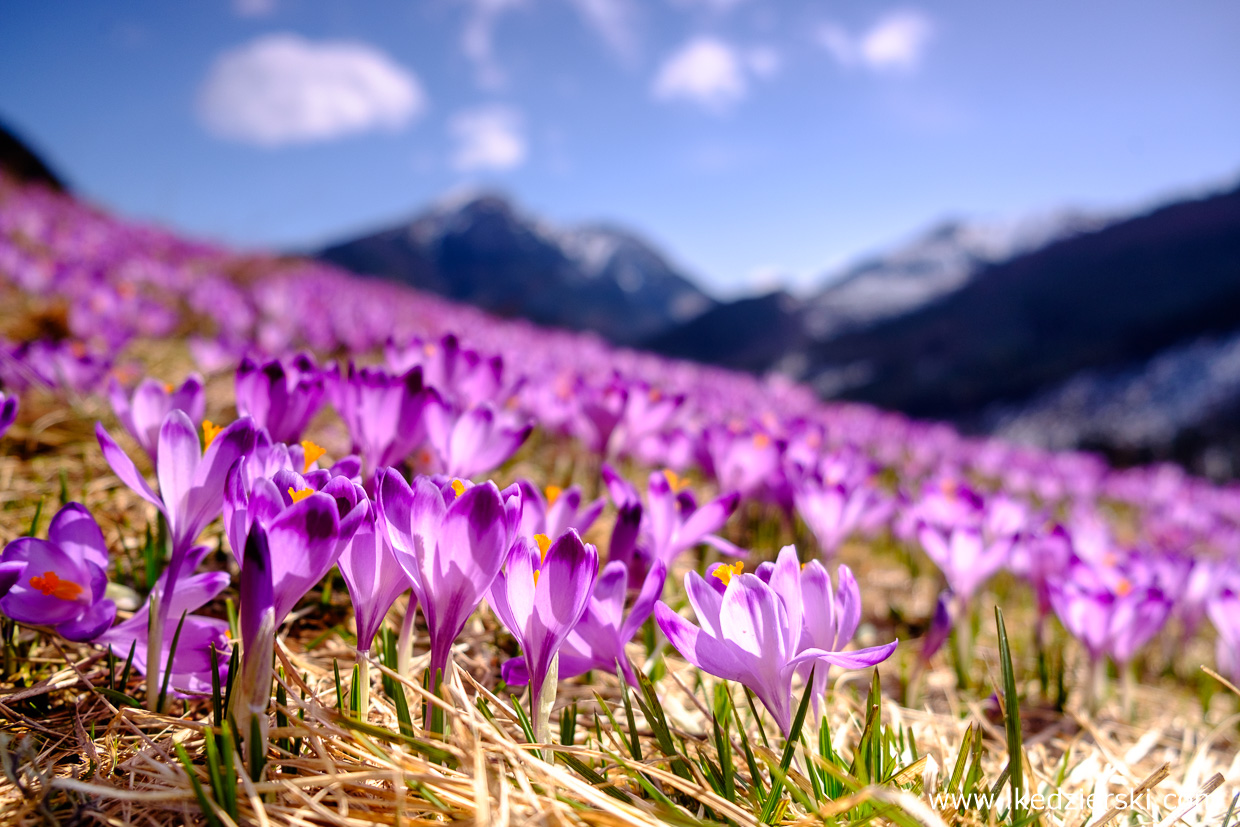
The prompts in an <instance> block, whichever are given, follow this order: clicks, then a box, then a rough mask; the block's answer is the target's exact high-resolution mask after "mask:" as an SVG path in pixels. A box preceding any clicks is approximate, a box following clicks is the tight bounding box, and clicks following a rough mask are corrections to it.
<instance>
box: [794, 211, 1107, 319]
mask: <svg viewBox="0 0 1240 827" xmlns="http://www.w3.org/2000/svg"><path fill="white" fill-rule="evenodd" d="M1107 221H1108V219H1105V218H1102V217H1100V216H1091V215H1087V214H1085V213H1081V212H1076V211H1066V210H1065V211H1060V212H1053V213H1047V214H1045V215H1040V216H1035V217H1032V218H1027V219H1021V220H1013V221H962V220H953V221H945V222H943V223H942V224H939V225H938V226H936V227H934V228H932V229H931V230H930V231H929V232H927V233H924V234H922V235H920V236H918V237H916V238H914V239H913V240H912V241H910V242H908V243H905V244H901V245H899V246H897V247H895V248H894V249H892V250H889V251H886V252H883V253H880V254H879V255H877V256H874V257H873V258H870V259H867V260H865V261H862V262H861V263H859V264H855V265H853V266H850V267H848V268H847V269H845V270H844V271H842V272H839V273H833V274H828V275H827V276H825V277H824V278H823V279H822V280H823V281H824V282H826V285H827V286H826V287H825V288H823V289H822V290H821V291H820V292H818V293H817V294H815V295H814V296H812V297H811V298H810V299H809V300H808V301H807V302H806V308H805V327H806V333H807V334H808V335H809V336H811V337H812V338H815V339H829V338H831V337H832V336H836V335H839V334H841V333H844V332H846V331H849V330H855V329H857V328H860V327H865V326H867V325H870V324H873V323H875V322H878V321H881V320H883V319H887V318H891V317H893V316H899V315H901V314H904V313H909V312H911V311H913V310H916V309H917V308H919V307H922V306H924V305H926V304H929V303H930V302H933V301H936V300H938V299H940V298H942V297H944V296H946V295H948V294H950V293H952V292H954V291H956V290H959V289H960V288H962V287H964V286H965V285H966V284H968V283H969V281H970V280H971V279H972V278H973V277H974V276H976V275H977V274H978V273H979V272H981V271H982V270H983V269H984V268H985V267H987V266H989V265H992V264H997V263H999V262H1002V261H1006V260H1008V259H1010V258H1014V257H1015V256H1018V255H1020V254H1022V253H1025V252H1028V251H1030V250H1036V249H1038V248H1039V247H1045V246H1046V245H1047V244H1050V243H1052V242H1054V241H1058V240H1060V239H1064V238H1069V237H1071V236H1074V235H1079V234H1081V233H1085V232H1093V231H1095V230H1098V229H1101V228H1102V227H1103V226H1105V225H1106V223H1107Z"/></svg>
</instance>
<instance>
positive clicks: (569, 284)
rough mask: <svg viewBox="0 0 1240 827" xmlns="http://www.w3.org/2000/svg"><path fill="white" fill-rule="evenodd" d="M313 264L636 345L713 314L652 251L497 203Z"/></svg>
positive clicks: (475, 204) (607, 232) (407, 228)
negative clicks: (324, 263)
mask: <svg viewBox="0 0 1240 827" xmlns="http://www.w3.org/2000/svg"><path fill="white" fill-rule="evenodd" d="M318 257H319V258H321V259H323V260H325V261H329V262H331V263H333V264H337V265H340V266H343V267H345V268H347V269H350V270H353V271H354V272H357V273H361V274H364V275H376V276H383V277H386V278H391V279H396V280H399V281H402V282H405V283H407V284H411V285H413V286H415V287H419V288H421V289H424V290H429V291H432V292H435V293H439V294H440V295H443V296H447V297H449V298H452V299H456V300H458V301H463V302H468V303H470V304H474V305H477V306H479V307H482V308H484V309H486V310H489V311H492V312H494V313H498V314H502V315H506V316H522V317H525V318H528V319H531V320H532V321H535V322H538V323H540V324H547V325H555V326H559V327H566V328H570V329H574V330H593V331H596V332H598V333H600V334H602V335H603V336H604V337H606V338H608V339H610V340H611V341H613V342H618V343H621V344H633V343H636V342H639V341H642V340H643V339H646V338H649V337H651V336H655V335H658V334H659V333H661V332H663V331H665V330H667V329H669V328H671V327H674V326H675V325H677V324H680V323H683V322H685V321H687V320H689V319H691V318H693V317H695V316H697V315H698V314H700V313H702V312H703V311H705V310H707V309H709V308H710V307H712V306H713V305H714V301H713V300H712V299H710V298H709V297H708V296H706V295H705V294H704V293H702V291H701V290H699V289H698V288H697V287H696V286H695V285H694V284H693V283H692V282H691V281H690V280H689V279H687V278H686V277H684V276H683V275H681V274H680V273H678V272H677V271H676V270H675V269H674V268H673V267H672V266H671V265H670V264H669V263H668V262H667V260H666V259H664V258H663V257H662V256H661V255H660V254H659V253H658V252H656V251H655V250H654V249H653V248H651V247H650V246H649V245H647V244H646V243H645V242H643V241H642V240H640V239H639V238H637V237H636V236H635V235H633V234H631V233H627V232H624V231H621V230H615V229H610V228H606V227H586V228H581V229H560V228H555V227H551V226H549V225H546V224H545V223H542V222H538V221H536V220H534V219H532V218H528V217H526V216H524V215H522V214H521V213H520V212H518V211H517V210H516V209H515V208H514V207H513V206H512V205H511V204H510V203H509V202H508V201H507V200H505V199H504V198H502V197H499V196H496V195H479V196H472V197H468V198H465V199H459V200H456V201H449V202H441V203H440V204H439V205H437V206H436V207H434V208H432V209H431V210H428V211H427V212H425V213H423V214H421V215H419V216H417V217H416V218H414V219H413V220H412V221H411V222H410V223H408V224H406V225H403V226H400V227H394V228H392V229H390V230H386V231H383V232H379V233H375V234H373V235H369V236H366V237H363V238H359V239H355V240H350V241H344V242H340V243H337V244H333V245H331V246H329V247H327V248H326V249H324V250H322V251H321V252H320V253H319V254H318Z"/></svg>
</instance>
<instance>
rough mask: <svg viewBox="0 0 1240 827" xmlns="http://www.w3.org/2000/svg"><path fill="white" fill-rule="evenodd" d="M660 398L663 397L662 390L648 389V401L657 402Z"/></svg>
mask: <svg viewBox="0 0 1240 827" xmlns="http://www.w3.org/2000/svg"><path fill="white" fill-rule="evenodd" d="M662 398H663V391H661V390H659V389H658V388H651V389H650V401H651V402H658V401H659V400H660V399H662Z"/></svg>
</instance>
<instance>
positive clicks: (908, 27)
mask: <svg viewBox="0 0 1240 827" xmlns="http://www.w3.org/2000/svg"><path fill="white" fill-rule="evenodd" d="M933 36H934V23H933V21H931V19H930V18H929V17H928V16H927V15H925V14H924V13H922V12H920V11H917V10H915V9H902V10H899V11H894V12H890V13H888V14H886V15H884V16H883V17H881V18H879V20H878V22H876V23H875V24H874V25H873V26H872V27H870V28H869V29H867V30H866V31H864V32H861V33H859V34H855V35H854V34H851V33H850V32H848V30H846V29H845V28H844V27H843V26H840V25H838V24H836V23H826V24H824V25H823V26H822V27H821V28H820V29H819V31H818V42H819V43H821V44H822V46H823V47H824V48H825V49H826V50H827V51H828V52H830V53H831V55H832V56H833V57H834V58H835V59H836V60H837V61H838V62H839V63H840V64H841V65H843V66H848V67H853V66H862V67H864V68H867V69H871V70H873V71H876V72H890V71H904V72H907V71H912V70H914V69H916V68H917V67H918V66H919V65H920V64H921V61H922V58H923V56H924V55H925V51H926V47H927V46H928V45H929V43H930V40H931V38H933Z"/></svg>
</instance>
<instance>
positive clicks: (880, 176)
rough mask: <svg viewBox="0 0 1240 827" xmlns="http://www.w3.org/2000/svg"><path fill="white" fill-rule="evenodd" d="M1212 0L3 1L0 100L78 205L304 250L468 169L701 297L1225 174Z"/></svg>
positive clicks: (795, 281)
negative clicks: (668, 264)
mask: <svg viewBox="0 0 1240 827" xmlns="http://www.w3.org/2000/svg"><path fill="white" fill-rule="evenodd" d="M1237 43H1240V3H1236V2H1234V0H1215V1H1214V2H1205V1H1204V0H1203V1H1201V2H1199V1H1198V0H1186V1H1185V2H1157V3H1154V2H1142V0H1123V2H1117V1H1112V2H1105V1H1103V0H1099V2H1088V3H1082V2H1079V0H1075V1H1073V0H1043V2H1025V0H1015V1H1014V2H1003V3H996V2H982V0H974V1H971V2H953V3H947V2H938V3H932V2H914V3H898V2H897V3H886V2H879V1H877V0H876V1H875V2H861V1H860V0H852V1H851V2H842V1H839V2H830V1H829V0H823V1H822V2H811V0H406V1H405V2H399V3H398V2H365V1H364V0H322V1H319V0H214V1H212V0H197V1H196V2H193V3H168V2H165V0H147V1H146V2H139V1H138V0H134V1H133V2H126V1H125V0H109V2H97V3H83V2H77V1H76V0H74V1H70V0H45V2H39V3H9V4H6V7H5V9H4V11H3V12H0V119H3V120H5V121H6V122H7V123H9V124H10V125H11V126H13V127H15V128H16V129H18V130H19V131H20V132H21V133H22V134H24V135H25V136H26V137H27V138H29V139H30V140H31V142H32V143H34V144H35V145H36V146H37V147H38V148H40V149H41V150H42V151H44V153H45V154H46V155H47V156H48V157H49V158H50V160H51V161H52V162H53V163H54V164H55V165H56V166H57V167H58V168H59V169H60V170H61V171H62V172H63V173H64V174H65V175H66V177H68V178H69V179H70V181H71V183H72V184H73V185H74V186H75V187H76V188H77V189H79V190H80V191H81V192H83V193H85V194H86V195H87V196H88V197H90V198H92V199H93V200H95V201H97V202H100V203H102V204H104V205H106V206H108V207H110V208H112V209H114V210H116V211H119V212H120V213H122V214H124V215H128V216H134V217H138V218H142V219H149V220H154V221H157V222H159V223H161V224H165V225H167V226H170V227H173V228H177V229H180V230H184V231H187V232H189V233H192V234H195V235H198V236H204V237H209V238H214V239H222V240H225V241H229V242H232V243H236V244H240V245H244V246H271V247H281V248H289V247H308V246H312V245H314V244H316V243H320V242H323V241H327V240H332V239H338V238H341V237H343V236H347V235H349V234H350V233H353V232H357V231H361V230H363V229H368V228H374V227H379V226H382V225H385V224H391V223H393V222H395V221H398V220H400V219H401V218H403V217H407V216H409V215H411V214H413V213H414V212H415V211H417V210H418V209H420V208H422V207H423V206H425V205H426V204H427V203H428V202H430V201H431V200H433V199H435V198H437V197H439V196H441V195H443V194H444V193H446V192H450V191H453V190H459V189H462V188H467V187H468V188H472V187H486V188H492V189H500V190H502V191H505V192H507V193H509V194H510V195H512V196H513V197H514V198H515V199H516V200H517V201H518V202H519V203H520V204H522V205H523V206H525V207H526V208H528V209H529V210H531V211H533V212H534V213H536V214H539V215H541V216H544V217H546V218H548V219H550V220H552V221H555V222H560V223H575V222H585V221H597V220H602V221H607V222H611V223H617V224H620V225H624V226H628V227H631V228H633V229H635V230H637V231H638V232H640V233H642V234H644V235H645V236H646V237H648V238H649V239H650V240H651V241H653V242H654V243H655V244H656V245H657V246H658V247H660V248H661V249H662V250H663V251H664V252H665V253H667V254H668V255H669V256H670V257H671V259H672V260H673V261H674V262H675V263H677V264H678V265H680V266H681V267H683V268H685V269H686V270H687V271H688V272H689V273H690V274H692V275H694V276H695V277H697V278H698V279H699V280H700V282H701V283H702V284H703V285H704V286H705V287H707V289H710V290H712V291H713V292H715V293H717V294H720V295H731V294H737V293H743V292H746V291H748V290H751V289H756V288H758V287H768V286H770V285H771V284H772V283H774V282H776V281H783V282H784V283H786V284H789V285H793V286H799V287H800V288H802V289H804V288H805V286H807V285H809V284H811V283H813V282H814V281H815V280H816V279H817V278H818V277H820V276H821V275H822V273H823V272H824V271H826V270H829V269H831V268H834V267H838V266H839V265H840V264H842V263H844V262H846V261H849V260H852V259H854V258H856V257H858V256H860V255H863V254H865V253H866V252H869V251H873V250H876V249H881V248H882V247H883V246H885V245H887V244H890V243H893V242H896V241H899V240H901V239H903V238H907V237H909V236H910V235H912V234H914V233H915V232H917V231H918V230H919V229H921V228H924V227H925V226H927V225H928V224H930V223H932V222H933V221H935V220H938V219H940V218H943V217H946V216H974V217H980V218H983V219H996V218H1012V217H1018V216H1021V215H1025V214H1029V213H1036V212H1042V211H1046V210H1050V209H1054V208H1058V207H1062V206H1080V207H1084V208H1087V209H1099V210H1112V209H1122V208H1125V207H1127V206H1131V205H1139V204H1145V203H1149V202H1150V201H1151V199H1156V198H1160V197H1164V196H1169V195H1175V194H1177V193H1182V192H1191V191H1196V190H1200V189H1201V188H1203V187H1210V186H1217V185H1223V184H1226V183H1229V182H1232V181H1235V180H1236V179H1237V177H1238V176H1240V49H1238V48H1237V47H1236V44H1237Z"/></svg>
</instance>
